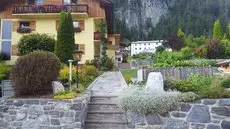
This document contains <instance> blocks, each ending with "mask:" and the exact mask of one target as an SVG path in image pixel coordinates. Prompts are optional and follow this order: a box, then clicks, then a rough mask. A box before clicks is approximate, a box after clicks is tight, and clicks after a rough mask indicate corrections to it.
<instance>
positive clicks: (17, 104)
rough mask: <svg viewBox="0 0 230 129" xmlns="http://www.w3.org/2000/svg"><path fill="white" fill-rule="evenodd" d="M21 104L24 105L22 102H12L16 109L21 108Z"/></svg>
mask: <svg viewBox="0 0 230 129" xmlns="http://www.w3.org/2000/svg"><path fill="white" fill-rule="evenodd" d="M23 104H24V102H23V101H22V100H18V101H15V102H14V106H16V107H21V106H23Z"/></svg>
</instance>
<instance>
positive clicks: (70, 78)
mask: <svg viewBox="0 0 230 129" xmlns="http://www.w3.org/2000/svg"><path fill="white" fill-rule="evenodd" d="M68 62H69V88H70V91H72V81H73V77H72V74H73V73H72V63H73V60H68Z"/></svg>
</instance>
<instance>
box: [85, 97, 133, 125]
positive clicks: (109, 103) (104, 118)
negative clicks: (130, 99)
mask: <svg viewBox="0 0 230 129" xmlns="http://www.w3.org/2000/svg"><path fill="white" fill-rule="evenodd" d="M127 125H128V122H127V118H126V114H125V113H124V112H123V111H122V110H121V109H119V107H118V105H117V96H91V102H90V104H89V110H88V115H87V120H86V122H85V129H129V128H128V127H127Z"/></svg>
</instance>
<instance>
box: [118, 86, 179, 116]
mask: <svg viewBox="0 0 230 129" xmlns="http://www.w3.org/2000/svg"><path fill="white" fill-rule="evenodd" d="M179 101H180V99H179V93H178V92H156V91H152V90H145V89H143V88H140V87H128V88H127V89H125V90H124V91H123V93H122V94H121V96H120V97H119V105H120V107H121V108H122V109H124V110H126V111H127V110H129V111H132V112H137V113H139V114H143V115H148V114H155V113H158V114H165V113H167V112H168V111H170V110H172V109H174V108H176V107H178V106H179V104H180V102H179Z"/></svg>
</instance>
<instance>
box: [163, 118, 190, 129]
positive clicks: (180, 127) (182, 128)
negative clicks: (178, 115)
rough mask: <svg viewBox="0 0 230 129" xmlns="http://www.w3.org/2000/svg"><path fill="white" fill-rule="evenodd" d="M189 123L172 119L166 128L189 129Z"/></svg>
mask: <svg viewBox="0 0 230 129" xmlns="http://www.w3.org/2000/svg"><path fill="white" fill-rule="evenodd" d="M188 128H189V124H188V123H187V122H185V121H183V120H175V119H170V120H169V121H168V122H167V126H166V129H188Z"/></svg>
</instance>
